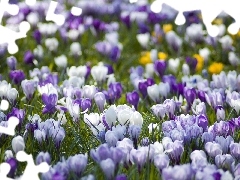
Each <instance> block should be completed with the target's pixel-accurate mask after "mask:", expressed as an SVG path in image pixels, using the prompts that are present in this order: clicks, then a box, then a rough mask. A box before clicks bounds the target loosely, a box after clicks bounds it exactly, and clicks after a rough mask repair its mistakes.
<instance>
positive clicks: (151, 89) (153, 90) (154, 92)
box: [147, 84, 160, 102]
mask: <svg viewBox="0 0 240 180" xmlns="http://www.w3.org/2000/svg"><path fill="white" fill-rule="evenodd" d="M147 93H148V96H149V97H150V98H151V99H152V100H153V101H154V102H157V101H159V96H160V90H159V87H158V85H157V84H154V85H152V86H148V87H147Z"/></svg>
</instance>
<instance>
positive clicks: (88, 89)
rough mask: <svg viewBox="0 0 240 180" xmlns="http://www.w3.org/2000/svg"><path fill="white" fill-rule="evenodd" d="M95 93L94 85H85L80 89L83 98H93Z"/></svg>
mask: <svg viewBox="0 0 240 180" xmlns="http://www.w3.org/2000/svg"><path fill="white" fill-rule="evenodd" d="M96 93H97V89H96V87H95V86H94V85H85V86H84V87H83V90H82V96H83V97H85V98H89V99H93V98H94V95H95V94H96Z"/></svg>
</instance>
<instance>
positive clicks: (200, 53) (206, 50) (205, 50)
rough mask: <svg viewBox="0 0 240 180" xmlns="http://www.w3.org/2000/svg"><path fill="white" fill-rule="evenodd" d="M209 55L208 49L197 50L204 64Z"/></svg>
mask: <svg viewBox="0 0 240 180" xmlns="http://www.w3.org/2000/svg"><path fill="white" fill-rule="evenodd" d="M210 54H211V52H210V50H209V49H208V48H206V47H205V48H203V49H199V55H200V56H202V57H203V59H204V62H207V61H208V58H209V55H210Z"/></svg>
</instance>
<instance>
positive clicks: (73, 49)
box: [70, 42, 82, 56]
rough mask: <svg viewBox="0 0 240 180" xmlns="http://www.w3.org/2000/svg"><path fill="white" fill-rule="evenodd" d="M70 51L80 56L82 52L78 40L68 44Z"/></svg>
mask: <svg viewBox="0 0 240 180" xmlns="http://www.w3.org/2000/svg"><path fill="white" fill-rule="evenodd" d="M70 53H71V54H72V55H75V56H80V55H81V54H82V50H81V45H80V44H79V43H78V42H73V43H72V44H71V45H70Z"/></svg>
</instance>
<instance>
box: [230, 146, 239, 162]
mask: <svg viewBox="0 0 240 180" xmlns="http://www.w3.org/2000/svg"><path fill="white" fill-rule="evenodd" d="M229 148H230V153H231V155H232V156H233V157H235V158H236V159H237V160H239V159H240V144H239V143H232V144H230V146H229Z"/></svg>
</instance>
